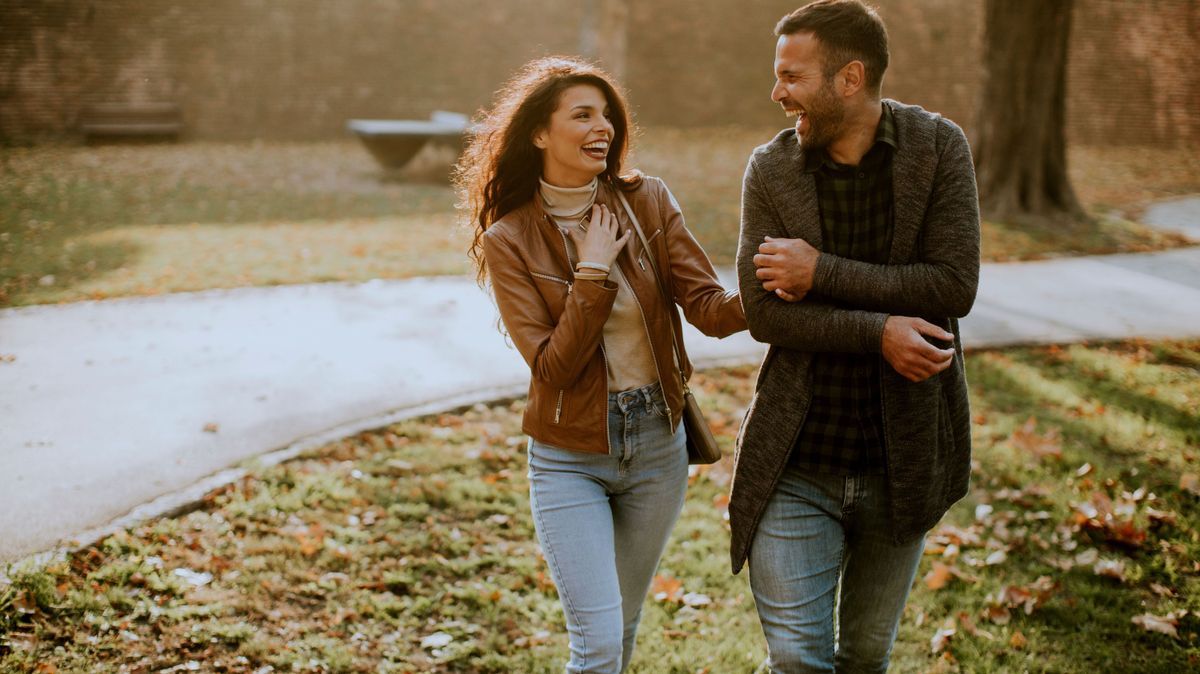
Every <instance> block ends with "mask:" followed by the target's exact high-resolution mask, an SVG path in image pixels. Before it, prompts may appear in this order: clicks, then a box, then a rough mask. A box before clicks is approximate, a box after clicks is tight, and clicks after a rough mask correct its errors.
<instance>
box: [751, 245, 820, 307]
mask: <svg viewBox="0 0 1200 674" xmlns="http://www.w3.org/2000/svg"><path fill="white" fill-rule="evenodd" d="M820 255H821V252H820V251H819V250H817V249H816V248H813V247H812V246H811V245H809V243H808V242H807V241H805V240H804V239H776V238H774V237H770V236H768V237H766V241H765V242H764V243H763V244H761V245H760V246H759V247H758V254H757V255H755V256H754V266H755V267H758V270H757V271H756V272H755V275H756V276H758V279H759V280H760V281H762V282H763V290H767V291H770V292H773V293H775V294H776V295H778V296H779V297H781V298H783V299H784V300H787V301H788V302H799V301H800V300H802V299H804V295H805V294H807V293H808V291H809V290H811V289H812V284H813V274H814V273H815V272H816V270H817V258H818V257H820Z"/></svg>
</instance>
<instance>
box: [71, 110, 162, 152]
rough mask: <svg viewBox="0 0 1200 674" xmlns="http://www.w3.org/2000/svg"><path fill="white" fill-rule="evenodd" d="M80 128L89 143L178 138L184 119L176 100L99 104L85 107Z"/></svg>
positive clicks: (80, 118)
mask: <svg viewBox="0 0 1200 674" xmlns="http://www.w3.org/2000/svg"><path fill="white" fill-rule="evenodd" d="M79 130H80V131H81V132H82V133H83V135H84V138H85V139H86V140H87V141H89V142H91V141H94V140H99V139H146V140H167V139H170V140H174V139H177V138H178V137H179V134H180V133H181V132H182V131H183V118H182V115H181V114H180V111H179V106H178V105H176V104H175V103H97V104H95V105H89V106H87V107H86V108H84V109H83V111H82V113H81V114H80V117H79Z"/></svg>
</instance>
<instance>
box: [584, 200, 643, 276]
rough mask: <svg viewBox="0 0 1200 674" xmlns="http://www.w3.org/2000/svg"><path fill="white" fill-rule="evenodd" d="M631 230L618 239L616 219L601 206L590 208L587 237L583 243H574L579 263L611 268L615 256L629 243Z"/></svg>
mask: <svg viewBox="0 0 1200 674" xmlns="http://www.w3.org/2000/svg"><path fill="white" fill-rule="evenodd" d="M632 233H633V230H629V229H626V230H625V233H624V234H622V235H621V236H620V237H618V236H617V218H616V217H615V216H613V214H612V211H610V210H608V207H607V206H604V205H603V204H596V205H594V206H592V217H591V222H589V223H588V225H587V235H586V236H585V237H584V239H583V243H579V242H578V241H577V242H576V246H577V247H578V248H579V261H580V262H593V263H597V264H602V265H604V266H606V267H612V266H613V262H615V261H616V259H617V254H619V253H620V252H621V249H622V248H624V247H625V243H626V242H627V241H629V236H630V235H631V234H632Z"/></svg>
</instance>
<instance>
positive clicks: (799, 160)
mask: <svg viewBox="0 0 1200 674" xmlns="http://www.w3.org/2000/svg"><path fill="white" fill-rule="evenodd" d="M775 155H776V156H775V157H771V158H770V159H772V160H773V161H769V162H764V163H763V164H761V165H760V166H761V167H762V169H763V170H764V172H765V173H770V174H773V175H767V176H764V178H765V180H764V181H763V182H764V186H765V187H767V189H768V191H769V194H770V197H771V201H772V202H773V203H774V204H775V207H776V209H777V210H778V211H779V220H780V222H781V223H782V224H783V228H784V231H786V232H787V236H788V237H790V238H795V239H804V240H805V241H807V242H809V243H810V244H812V245H813V246H814V247H816V248H820V247H821V209H820V206H819V205H818V202H817V183H816V180H815V179H814V178H813V176H812V174H810V173H805V172H804V151H803V150H801V149H800V145H799V143H796V142H794V137H793V142H789V143H785V144H783V145H782V146H781V147H778V148H776V151H775Z"/></svg>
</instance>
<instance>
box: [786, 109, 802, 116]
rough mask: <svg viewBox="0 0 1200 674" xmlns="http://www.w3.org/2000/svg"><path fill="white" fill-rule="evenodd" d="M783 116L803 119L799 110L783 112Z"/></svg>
mask: <svg viewBox="0 0 1200 674" xmlns="http://www.w3.org/2000/svg"><path fill="white" fill-rule="evenodd" d="M783 114H785V115H787V116H788V117H803V116H804V113H803V112H800V111H799V110H784V111H783Z"/></svg>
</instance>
